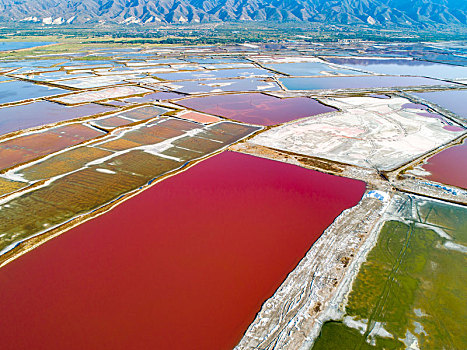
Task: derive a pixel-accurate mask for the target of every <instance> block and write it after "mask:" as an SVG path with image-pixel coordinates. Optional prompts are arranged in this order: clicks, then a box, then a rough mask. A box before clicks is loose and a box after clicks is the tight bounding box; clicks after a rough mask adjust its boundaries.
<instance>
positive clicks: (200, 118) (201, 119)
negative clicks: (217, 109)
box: [177, 111, 221, 124]
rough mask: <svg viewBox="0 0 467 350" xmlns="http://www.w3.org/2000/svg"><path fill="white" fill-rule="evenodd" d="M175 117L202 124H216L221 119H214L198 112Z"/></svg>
mask: <svg viewBox="0 0 467 350" xmlns="http://www.w3.org/2000/svg"><path fill="white" fill-rule="evenodd" d="M177 117H179V118H183V119H188V120H192V121H194V122H198V123H203V124H210V123H216V122H218V121H220V120H221V118H218V117H214V116H212V115H208V114H204V113H199V112H193V111H189V112H184V113H180V114H178V115H177Z"/></svg>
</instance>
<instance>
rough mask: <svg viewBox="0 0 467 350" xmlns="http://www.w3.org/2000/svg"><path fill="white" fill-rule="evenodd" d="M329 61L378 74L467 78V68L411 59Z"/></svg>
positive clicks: (335, 59) (342, 59)
mask: <svg viewBox="0 0 467 350" xmlns="http://www.w3.org/2000/svg"><path fill="white" fill-rule="evenodd" d="M328 61H330V62H332V63H337V64H341V65H345V66H347V67H350V68H356V69H361V70H365V71H370V72H373V73H377V74H389V75H416V76H421V77H430V78H439V79H443V78H446V79H458V78H467V67H459V66H455V65H452V64H442V63H434V62H427V61H421V60H409V59H400V58H399V59H397V58H393V59H378V58H328Z"/></svg>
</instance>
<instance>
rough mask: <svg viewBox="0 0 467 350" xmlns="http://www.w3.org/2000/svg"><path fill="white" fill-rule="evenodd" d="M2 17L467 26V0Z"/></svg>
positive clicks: (227, 1) (95, 6) (107, 1)
mask: <svg viewBox="0 0 467 350" xmlns="http://www.w3.org/2000/svg"><path fill="white" fill-rule="evenodd" d="M0 20H2V21H3V22H5V21H29V22H42V23H44V24H57V25H60V24H66V23H86V22H89V23H93V22H96V23H98V22H101V23H104V22H107V23H108V22H110V23H127V24H130V23H138V24H145V23H203V22H219V21H220V22H235V21H274V22H288V21H294V22H316V23H328V24H368V25H376V26H378V25H379V26H383V27H390V26H394V25H397V26H401V25H402V26H407V25H408V26H419V25H423V26H437V25H462V26H465V25H467V1H466V0H340V1H339V0H68V1H67V0H0Z"/></svg>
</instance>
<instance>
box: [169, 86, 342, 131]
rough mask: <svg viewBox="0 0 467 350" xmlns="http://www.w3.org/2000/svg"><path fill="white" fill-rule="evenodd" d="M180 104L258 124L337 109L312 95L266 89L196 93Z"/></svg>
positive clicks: (277, 121) (283, 120)
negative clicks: (282, 95) (281, 94)
mask: <svg viewBox="0 0 467 350" xmlns="http://www.w3.org/2000/svg"><path fill="white" fill-rule="evenodd" d="M177 103H178V104H179V105H182V106H185V107H187V108H191V109H194V110H197V111H200V112H204V113H209V114H214V115H218V116H221V117H225V118H229V119H233V120H237V121H240V122H245V123H250V124H256V125H265V126H267V125H276V124H280V123H284V122H288V121H291V120H294V119H299V118H304V117H309V116H313V115H316V114H321V113H326V112H332V111H335V110H336V109H334V108H332V107H329V106H326V105H323V104H322V103H320V102H318V101H316V100H313V99H311V98H308V97H296V98H278V97H274V96H270V95H266V94H262V93H247V94H225V95H212V96H206V97H193V98H188V99H183V100H179V101H177Z"/></svg>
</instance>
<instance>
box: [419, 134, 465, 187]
mask: <svg viewBox="0 0 467 350" xmlns="http://www.w3.org/2000/svg"><path fill="white" fill-rule="evenodd" d="M423 169H425V170H427V171H429V172H430V173H431V175H429V176H426V178H427V179H430V180H433V181H437V182H441V183H443V184H446V185H452V186H457V187H461V188H467V176H466V174H467V141H465V140H464V143H462V144H461V145H457V146H453V147H449V148H447V149H445V150H444V151H442V152H440V153H438V154H435V155H434V156H433V157H431V158H429V159H428V161H427V164H424V165H423Z"/></svg>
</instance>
